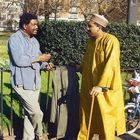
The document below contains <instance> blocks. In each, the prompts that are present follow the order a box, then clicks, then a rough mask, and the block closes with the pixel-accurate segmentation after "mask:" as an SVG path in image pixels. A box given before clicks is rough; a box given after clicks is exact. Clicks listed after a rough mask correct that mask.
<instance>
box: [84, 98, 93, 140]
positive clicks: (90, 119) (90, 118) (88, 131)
mask: <svg viewBox="0 0 140 140" xmlns="http://www.w3.org/2000/svg"><path fill="white" fill-rule="evenodd" d="M94 98H95V97H94V96H92V101H91V107H90V116H89V122H88V130H87V139H86V140H89V134H90V127H91V121H92V113H93V106H94Z"/></svg>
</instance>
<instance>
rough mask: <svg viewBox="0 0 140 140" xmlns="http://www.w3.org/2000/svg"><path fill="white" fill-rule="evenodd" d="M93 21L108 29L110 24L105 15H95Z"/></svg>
mask: <svg viewBox="0 0 140 140" xmlns="http://www.w3.org/2000/svg"><path fill="white" fill-rule="evenodd" d="M91 20H92V21H94V22H96V23H98V24H99V25H101V26H103V27H106V26H107V24H108V23H109V22H108V20H107V19H106V18H105V17H104V16H103V15H99V14H93V16H92V18H91Z"/></svg>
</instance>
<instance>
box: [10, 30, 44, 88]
mask: <svg viewBox="0 0 140 140" xmlns="http://www.w3.org/2000/svg"><path fill="white" fill-rule="evenodd" d="M8 54H9V58H10V70H11V84H12V86H13V87H15V86H18V85H23V88H24V89H28V90H36V89H40V81H41V80H40V69H41V65H42V64H41V63H34V64H32V62H33V61H35V60H37V58H38V57H39V55H40V54H41V51H40V45H39V42H38V41H37V39H36V38H35V37H32V38H29V37H28V36H27V35H26V34H25V33H24V32H23V31H22V30H19V31H17V32H16V33H14V34H13V35H12V36H11V37H10V39H9V40H8ZM44 65H45V64H44Z"/></svg>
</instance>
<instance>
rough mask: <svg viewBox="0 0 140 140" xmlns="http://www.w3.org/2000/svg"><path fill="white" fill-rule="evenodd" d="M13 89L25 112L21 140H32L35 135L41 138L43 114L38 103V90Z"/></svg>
mask: <svg viewBox="0 0 140 140" xmlns="http://www.w3.org/2000/svg"><path fill="white" fill-rule="evenodd" d="M14 89H15V91H16V93H17V95H18V97H19V100H20V102H21V104H22V106H23V108H24V110H25V115H24V129H23V139H22V140H33V139H34V138H35V135H36V136H38V137H42V119H43V113H42V111H41V109H40V105H39V102H38V99H39V93H40V90H35V91H33V90H24V89H23V87H22V86H20V87H15V88H14Z"/></svg>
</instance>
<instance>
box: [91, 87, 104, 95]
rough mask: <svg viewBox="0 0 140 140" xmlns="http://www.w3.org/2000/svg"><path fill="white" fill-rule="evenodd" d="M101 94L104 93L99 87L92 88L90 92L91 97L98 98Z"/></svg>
mask: <svg viewBox="0 0 140 140" xmlns="http://www.w3.org/2000/svg"><path fill="white" fill-rule="evenodd" d="M99 93H102V88H101V87H98V86H95V87H93V88H92V90H91V92H90V95H91V96H97V95H98V94H99Z"/></svg>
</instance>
